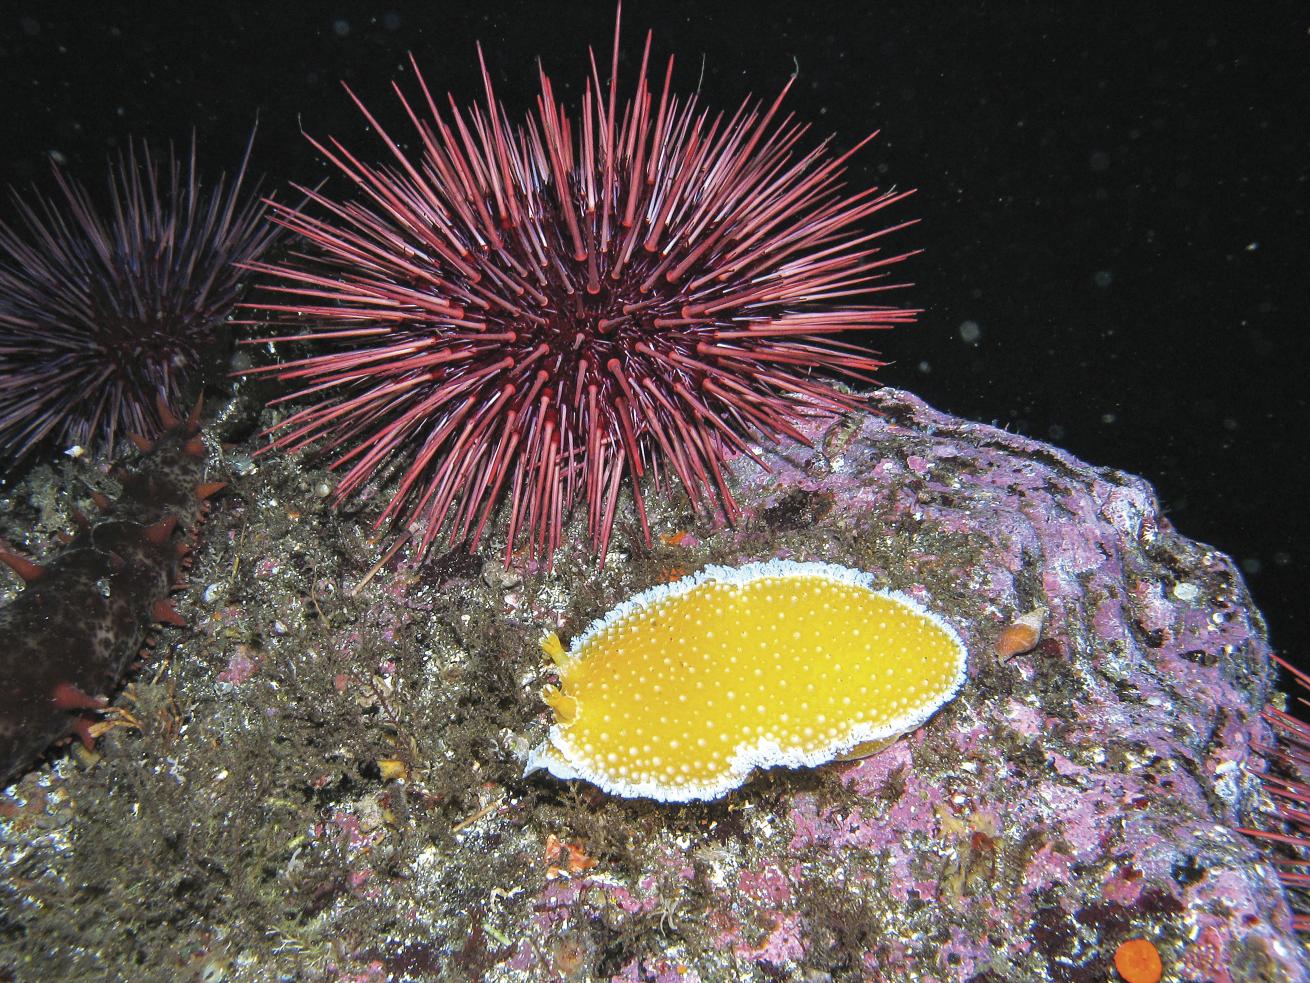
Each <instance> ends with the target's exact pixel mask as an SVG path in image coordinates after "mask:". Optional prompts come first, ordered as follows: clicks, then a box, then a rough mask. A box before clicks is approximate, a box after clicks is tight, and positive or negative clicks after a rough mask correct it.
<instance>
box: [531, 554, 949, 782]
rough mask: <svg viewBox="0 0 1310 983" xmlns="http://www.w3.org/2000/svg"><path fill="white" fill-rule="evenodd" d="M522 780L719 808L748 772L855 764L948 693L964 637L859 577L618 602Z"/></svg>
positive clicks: (838, 572) (562, 670) (586, 646)
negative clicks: (543, 774) (536, 775)
mask: <svg viewBox="0 0 1310 983" xmlns="http://www.w3.org/2000/svg"><path fill="white" fill-rule="evenodd" d="M542 648H543V649H544V650H545V651H546V653H547V654H548V655H550V656H551V657H552V658H553V659H554V660H555V662H556V664H557V665H558V669H559V680H560V685H559V687H558V688H556V687H553V686H547V687H545V689H543V691H542V697H543V699H545V700H546V702H547V703H549V704H550V705H551V707H552V708H553V709H554V711H555V723H554V725H553V726H552V727H551V729H550V734H549V736H548V737H547V739H546V741H545V742H544V743H543V744H541V745H540V746H538V747H537V748H535V749H534V750H533V751H532V752H531V754H530V755H529V758H528V766H527V771H528V772H532V771H535V770H537V769H545V770H547V771H549V772H550V773H551V774H553V775H555V776H557V777H559V778H583V779H586V780H587V781H589V782H592V783H593V784H595V785H598V786H600V787H601V788H602V789H604V790H605V791H607V792H610V793H612V794H615V795H622V796H629V797H647V798H652V799H659V800H661V801H665V802H686V801H690V800H693V799H715V798H718V797H719V796H722V795H724V794H726V793H727V792H728V791H730V790H731V789H734V788H736V787H737V786H739V785H741V784H742V783H743V782H745V781H746V779H747V778H748V777H749V775H750V774H751V772H752V771H754V770H755V769H756V768H772V767H777V766H786V767H802V766H814V765H820V764H823V763H825V762H828V761H832V760H833V759H834V758H837V757H841V756H847V757H854V756H858V754H860V753H862V752H866V751H867V750H869V749H870V748H871V747H873V746H876V745H878V744H880V743H888V742H890V741H892V740H895V738H897V737H899V736H900V735H901V734H904V733H907V732H908V731H911V730H913V729H914V728H916V727H918V726H920V725H921V724H923V723H924V722H925V721H926V720H927V719H928V718H929V717H931V716H932V715H933V714H934V713H935V712H936V711H937V709H938V708H939V707H941V706H942V705H943V704H944V703H946V702H947V701H949V700H950V699H951V698H952V697H954V696H955V694H956V692H958V690H959V688H960V686H961V685H962V684H963V682H964V679H965V669H966V652H965V647H964V643H963V642H962V641H961V640H960V636H959V635H958V634H957V633H956V632H955V631H954V629H952V628H951V627H950V626H949V625H948V624H947V623H946V622H945V621H944V620H943V619H942V618H940V617H939V616H938V615H936V614H933V613H932V612H931V611H929V610H927V609H926V608H925V607H924V606H923V605H921V604H920V603H919V602H918V601H916V600H914V599H913V598H910V597H907V596H906V595H904V594H901V593H899V592H897V591H890V590H879V589H876V588H875V587H874V584H873V578H872V577H871V576H870V575H869V574H867V573H864V572H862V571H860V570H853V569H850V568H848V567H841V566H837V565H835V564H831V563H799V562H794V561H790V560H770V561H767V562H763V563H750V564H747V565H745V566H742V567H719V566H710V567H706V568H705V569H704V570H701V571H700V572H698V573H696V574H693V575H692V576H690V577H687V578H686V579H684V580H680V581H678V582H676V583H672V584H667V585H661V586H658V587H653V588H651V589H649V590H646V591H643V592H642V593H640V594H637V595H636V596H635V597H632V598H630V599H629V600H627V601H625V602H623V603H622V604H620V605H619V606H618V607H616V608H615V609H614V610H613V611H611V612H609V613H608V614H607V615H605V616H604V617H602V618H600V619H599V620H598V621H596V622H595V623H594V624H592V625H591V627H590V628H588V629H587V630H586V631H585V632H584V633H583V634H582V635H580V636H578V637H577V638H575V639H574V641H573V645H572V648H571V649H570V650H569V651H568V652H565V651H564V648H563V646H562V645H561V644H560V642H559V639H558V638H556V637H555V636H554V635H553V634H552V635H549V636H547V638H546V639H545V640H544V641H543V642H542Z"/></svg>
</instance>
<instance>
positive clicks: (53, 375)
mask: <svg viewBox="0 0 1310 983" xmlns="http://www.w3.org/2000/svg"><path fill="white" fill-rule="evenodd" d="M252 139H253V136H252ZM249 158H250V146H249V145H247V148H246V154H245V157H244V159H243V160H242V162H241V168H240V170H239V171H238V172H237V174H236V177H235V178H234V179H233V180H231V181H230V182H229V181H228V180H227V179H226V178H220V179H219V181H218V183H217V185H216V186H215V187H213V188H212V189H206V188H204V187H203V186H202V184H201V180H200V177H199V175H198V173H197V169H196V149H195V143H194V141H193V142H192V146H191V155H190V160H189V162H187V166H186V168H185V169H184V167H183V162H180V161H178V159H177V158H176V157H175V156H174V154H173V153H172V152H171V151H170V152H169V155H168V163H167V166H164V167H161V166H160V165H158V164H157V163H156V161H155V158H154V157H153V156H152V155H151V153H150V151H149V149H148V148H145V147H143V149H142V151H141V154H140V156H139V157H138V155H137V152H136V150H135V148H134V147H131V146H129V148H128V151H127V153H126V155H125V156H122V155H120V157H119V158H118V160H117V162H116V163H114V164H111V166H110V170H109V208H108V209H107V210H105V211H100V210H97V208H96V206H95V204H94V203H93V202H92V198H91V196H90V194H88V193H87V191H86V189H85V188H84V187H83V186H82V185H81V184H79V183H78V182H77V181H76V180H74V179H73V178H71V177H69V176H67V175H66V174H64V172H63V171H62V170H60V169H59V168H57V167H56V168H55V171H54V176H55V181H56V183H57V184H58V186H59V189H60V192H61V193H62V196H63V201H62V202H59V203H58V204H56V203H55V202H52V201H50V200H48V199H45V198H43V197H41V196H40V195H34V196H33V197H31V198H27V197H24V196H22V195H19V194H17V193H15V195H14V201H15V204H16V206H17V209H18V214H19V217H20V219H21V221H22V226H23V227H24V228H23V229H22V230H21V231H20V230H19V229H16V228H14V227H12V226H10V225H6V224H4V223H0V462H4V461H17V460H18V459H20V458H22V457H25V456H26V455H27V454H29V453H30V452H31V451H32V450H33V449H34V448H35V447H36V446H37V445H38V444H41V443H43V442H44V441H46V440H47V439H57V440H60V441H63V442H65V443H70V444H73V443H75V444H83V445H87V446H88V447H95V448H96V449H98V450H104V451H106V452H112V451H113V448H114V444H115V442H116V441H117V440H118V439H119V438H121V437H122V436H123V435H125V434H131V433H136V434H141V435H143V436H153V435H155V434H157V433H159V432H160V431H161V430H163V429H164V421H163V420H162V419H161V418H160V416H159V412H158V409H157V406H158V400H159V399H160V398H162V399H163V402H164V405H165V406H166V407H167V408H168V409H169V410H170V411H171V412H173V413H177V414H180V413H181V411H182V409H183V407H182V405H181V403H182V400H183V399H184V398H185V394H184V392H183V390H184V388H185V386H186V382H187V378H188V376H189V375H190V374H191V373H192V372H193V371H194V370H195V368H196V366H197V362H198V360H199V357H200V353H201V352H202V350H203V349H204V347H205V345H206V343H207V342H208V341H209V340H210V339H211V338H212V336H213V332H214V331H215V329H216V328H217V327H218V326H219V325H220V324H221V323H222V322H223V321H224V319H225V318H227V317H228V315H229V314H230V313H231V311H232V310H233V308H234V307H235V305H236V303H237V301H238V300H239V299H240V292H241V289H242V285H243V282H244V280H245V278H246V276H247V274H246V273H245V272H244V271H242V270H241V269H239V268H238V267H237V266H235V265H234V264H235V263H241V262H249V261H252V260H254V259H257V258H258V257H259V256H260V255H262V254H263V252H264V250H265V249H266V248H267V247H268V245H269V243H270V242H271V240H272V239H273V237H274V236H275V235H276V234H277V232H278V231H279V230H278V229H277V227H276V226H273V225H271V224H269V223H267V222H266V221H265V220H264V205H263V204H262V203H261V202H260V201H259V200H258V198H257V197H256V196H255V195H242V193H241V186H242V183H243V181H244V180H245V175H246V165H247V163H248V162H249ZM24 232H25V233H26V234H23V233H24Z"/></svg>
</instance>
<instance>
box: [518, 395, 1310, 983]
mask: <svg viewBox="0 0 1310 983" xmlns="http://www.w3.org/2000/svg"><path fill="white" fill-rule="evenodd" d="M876 404H877V405H878V407H879V409H880V411H881V414H882V415H881V416H880V417H868V418H864V419H862V420H860V421H858V426H856V425H854V424H851V423H849V422H848V423H847V424H845V425H843V424H838V425H835V426H832V427H830V428H827V429H826V430H825V431H822V432H815V433H814V434H813V436H814V441H815V445H816V448H817V450H810V449H807V448H803V447H800V446H798V445H791V446H789V447H785V448H783V449H782V450H781V451H779V452H773V453H770V452H765V453H764V455H763V457H764V459H765V460H766V461H767V462H768V464H769V465H770V467H772V468H773V472H772V473H771V474H768V475H762V474H760V473H759V472H758V470H757V469H756V468H755V467H754V466H753V465H750V464H748V463H740V464H738V466H737V467H736V472H735V475H734V477H735V479H736V485H734V489H736V488H740V489H741V495H740V498H741V500H742V501H744V502H745V503H746V507H747V516H746V518H745V519H744V520H743V522H742V523H740V524H739V525H738V526H737V527H736V528H735V529H733V530H729V531H726V532H724V533H719V534H716V535H717V536H721V537H723V539H727V540H728V541H729V543H730V544H731V545H730V546H729V547H727V548H722V547H721V548H720V550H719V551H718V552H717V553H715V554H714V557H713V559H714V561H715V562H725V563H727V562H743V561H745V560H749V559H754V558H756V557H757V553H756V552H755V551H757V550H758V549H759V548H760V544H761V542H762V541H764V538H765V537H769V536H771V537H773V538H772V541H771V542H770V545H769V548H770V549H772V550H773V551H774V554H775V555H788V556H791V557H792V558H794V559H801V560H809V559H824V560H829V561H832V562H842V563H850V564H851V565H854V566H861V567H863V568H864V569H869V570H871V571H872V572H873V573H874V574H875V575H876V576H879V577H882V578H885V579H886V580H887V581H888V583H889V585H890V586H892V587H894V588H896V589H901V590H905V591H907V592H909V593H912V594H913V593H915V592H916V591H923V592H924V593H925V594H927V595H929V596H930V597H931V602H932V603H933V605H934V606H935V608H936V609H937V610H938V611H940V612H941V613H942V615H943V617H945V618H946V619H947V620H948V621H949V622H950V623H951V624H952V625H953V626H954V627H956V628H957V629H958V630H959V631H960V633H961V635H962V636H963V637H964V639H965V641H966V643H967V645H968V648H969V653H970V679H969V681H968V682H967V683H966V684H965V687H964V689H963V690H962V692H961V694H960V696H959V698H958V699H957V701H956V702H955V703H954V704H952V705H950V706H948V707H946V708H945V709H944V710H943V711H941V712H940V713H939V714H938V715H937V716H936V717H935V718H933V719H932V720H931V721H930V722H929V723H928V724H927V725H926V726H924V727H922V728H920V729H919V730H918V731H916V732H914V733H913V734H911V735H909V736H908V737H906V738H904V739H902V740H901V741H899V742H897V743H896V744H894V745H893V746H891V747H889V748H887V749H885V750H883V751H881V752H879V753H876V754H874V755H873V756H871V757H868V758H865V759H863V760H861V761H858V762H854V763H850V764H838V765H833V766H830V767H829V768H827V769H823V770H822V773H821V774H817V775H816V774H807V773H803V772H775V773H773V775H772V777H771V778H769V779H765V780H763V781H759V780H757V781H756V782H753V783H751V784H749V785H747V786H746V787H745V788H744V789H742V790H739V791H738V792H735V793H733V794H732V795H731V796H729V798H728V799H727V801H726V804H725V805H723V806H717V805H716V806H709V807H703V808H701V811H700V812H698V813H697V815H701V816H702V817H703V819H702V822H703V823H704V824H714V823H724V822H727V821H728V817H734V821H737V822H740V823H742V824H743V830H742V832H741V833H740V839H739V841H738V842H737V843H736V845H735V846H728V847H724V846H721V845H720V843H719V841H714V842H713V843H708V842H704V841H702V842H698V841H696V840H695V838H694V837H692V838H691V839H690V841H689V842H684V844H683V846H684V849H683V850H682V851H681V852H680V851H678V850H670V851H665V853H664V854H663V855H662V856H663V858H664V859H663V860H660V861H657V862H655V863H654V864H653V866H652V868H651V869H650V870H649V872H648V875H647V877H646V879H645V881H644V882H642V883H641V884H637V885H633V884H631V883H627V884H621V883H620V881H618V880H616V878H615V877H614V875H613V872H610V871H607V870H606V869H605V867H604V865H603V864H602V865H601V866H600V867H598V868H596V869H594V870H588V871H586V872H585V873H583V874H580V875H579V876H577V877H575V878H574V879H573V880H571V881H569V882H568V883H567V884H563V883H552V884H550V885H548V886H547V888H546V892H547V894H546V895H543V896H542V897H541V898H540V903H539V904H538V905H537V906H536V908H535V910H536V911H537V913H538V914H537V915H536V916H535V924H534V925H533V926H531V927H530V928H528V929H526V932H527V933H529V934H534V935H535V934H536V933H538V932H539V933H543V935H548V934H550V933H552V932H558V931H560V930H561V928H562V926H567V925H572V926H577V925H579V924H585V923H586V922H587V921H588V920H589V919H592V920H594V919H596V918H598V917H601V915H600V913H602V912H605V911H607V910H611V909H612V908H613V907H614V906H619V907H620V908H622V909H623V910H624V911H628V912H631V911H634V910H636V911H641V912H647V913H650V912H656V911H659V910H661V909H662V908H663V907H666V906H668V905H670V904H671V899H672V898H673V897H674V896H675V895H676V894H677V892H678V891H679V890H680V888H679V887H678V885H680V884H686V883H687V882H688V881H689V880H690V879H691V877H692V875H691V874H689V873H685V872H686V871H688V870H693V869H694V870H695V872H696V873H695V879H696V885H697V890H698V891H699V892H700V893H701V895H702V897H704V898H706V899H707V900H705V902H704V903H705V910H704V912H703V913H702V922H703V929H704V931H703V933H702V934H703V936H704V938H703V944H704V945H705V946H706V949H707V950H708V952H710V953H711V954H710V955H706V954H704V953H702V954H701V955H700V956H697V955H696V954H695V953H694V952H689V951H688V950H687V949H684V948H680V947H670V945H669V944H668V942H667V939H665V940H664V941H661V939H660V938H654V937H652V938H650V939H649V940H648V944H647V945H645V946H638V949H639V950H640V951H637V952H634V953H633V958H632V959H631V960H630V961H629V962H628V963H627V964H626V965H625V966H624V968H623V970H622V972H620V973H619V974H618V975H615V976H613V978H614V979H621V980H652V979H661V980H662V979H712V978H741V979H756V978H760V979H773V978H787V979H792V978H795V979H801V978H842V979H846V978H863V979H870V980H888V981H890V980H939V981H947V980H969V981H975V983H991V981H998V983H999V981H1001V980H1006V981H1009V980H1067V981H1082V980H1089V981H1090V980H1098V981H1099V980H1106V979H1112V978H1115V976H1114V969H1113V964H1112V961H1111V959H1112V956H1113V953H1114V950H1115V948H1116V946H1117V945H1118V944H1119V943H1121V942H1123V941H1125V940H1127V939H1129V938H1134V937H1143V938H1146V939H1149V940H1150V941H1151V942H1152V943H1153V944H1154V945H1155V946H1156V947H1157V949H1158V950H1159V951H1160V953H1161V955H1162V958H1163V959H1164V964H1165V969H1166V978H1167V979H1184V980H1186V979H1207V980H1228V979H1232V980H1268V981H1275V980H1278V981H1299V980H1307V979H1310V973H1308V972H1307V965H1306V962H1305V954H1304V952H1303V950H1302V948H1301V945H1300V944H1299V942H1298V940H1297V938H1296V936H1295V934H1294V932H1293V930H1292V918H1291V911H1290V909H1289V907H1288V904H1287V901H1286V899H1285V897H1284V895H1283V893H1282V890H1281V888H1280V886H1279V883H1278V880H1277V878H1276V876H1275V873H1274V869H1273V867H1272V866H1270V864H1269V863H1268V862H1267V860H1266V859H1265V858H1264V857H1263V855H1262V853H1261V850H1260V849H1259V848H1258V847H1257V846H1256V845H1255V844H1254V843H1253V842H1251V841H1250V840H1249V839H1247V838H1246V837H1245V836H1243V835H1242V834H1240V833H1239V832H1237V831H1236V827H1238V826H1241V825H1243V824H1257V825H1258V824H1259V823H1260V822H1262V821H1263V820H1261V818H1260V812H1259V810H1260V805H1259V783H1258V777H1257V776H1258V773H1259V772H1260V771H1261V769H1262V768H1263V765H1262V762H1261V760H1260V758H1259V757H1258V756H1257V755H1256V754H1255V753H1254V751H1253V749H1252V745H1253V743H1255V744H1259V743H1264V742H1267V741H1268V740H1269V734H1268V731H1267V730H1266V727H1265V725H1264V723H1263V722H1262V721H1261V720H1260V717H1259V711H1260V708H1261V707H1262V706H1263V705H1264V704H1265V702H1266V700H1267V699H1269V698H1270V696H1271V691H1272V686H1273V682H1274V678H1275V677H1274V673H1273V671H1272V670H1271V668H1270V661H1269V654H1270V653H1269V649H1268V646H1267V643H1266V641H1265V639H1264V637H1263V628H1262V624H1261V621H1260V618H1259V615H1258V614H1257V613H1256V612H1255V611H1254V610H1253V609H1252V608H1251V606H1250V601H1249V598H1248V596H1247V594H1246V590H1245V587H1244V585H1243V583H1242V581H1241V578H1240V576H1239V574H1238V573H1237V572H1236V570H1235V569H1234V567H1233V564H1232V562H1231V561H1230V560H1229V558H1228V557H1226V556H1224V555H1223V554H1221V553H1219V552H1218V551H1216V550H1213V549H1211V548H1209V547H1206V546H1204V545H1202V544H1198V543H1195V542H1193V541H1190V540H1188V539H1186V538H1184V537H1182V536H1180V535H1179V534H1178V533H1176V532H1175V531H1174V530H1173V528H1172V527H1171V526H1170V524H1169V523H1168V521H1167V520H1166V519H1165V518H1164V517H1163V516H1162V515H1161V512H1160V508H1159V505H1158V503H1157V502H1156V500H1155V497H1154V494H1153V492H1152V490H1151V488H1150V487H1149V486H1148V485H1147V484H1146V483H1145V482H1144V481H1142V480H1141V479H1139V478H1136V477H1133V476H1131V475H1127V474H1123V473H1121V472H1118V471H1114V470H1110V469H1104V468H1097V467H1092V466H1089V465H1087V464H1085V463H1083V462H1081V461H1078V460H1077V459H1075V458H1073V457H1071V456H1070V455H1068V454H1066V453H1064V452H1062V451H1060V450H1058V449H1055V448H1052V447H1050V446H1047V445H1044V444H1040V443H1038V442H1035V441H1032V440H1028V439H1025V438H1023V437H1019V436H1016V435H1014V434H1009V433H1004V432H1002V431H999V430H996V429H994V428H992V427H988V426H983V425H979V424H972V423H968V422H965V421H961V420H958V419H955V418H952V417H949V416H946V415H943V414H940V413H937V412H935V411H933V410H931V409H930V408H928V407H927V406H925V405H924V404H923V403H922V402H920V401H919V400H917V399H915V398H914V397H912V396H910V395H908V394H906V393H903V392H898V391H895V390H890V389H884V390H883V391H882V392H881V393H880V394H878V396H877V397H876ZM824 500H827V501H828V502H829V503H831V504H832V505H833V507H831V508H822V507H820V505H819V503H821V502H823V501H824ZM815 515H820V516H822V518H821V519H820V521H813V520H812V518H811V517H812V516H815ZM788 516H799V518H797V519H795V521H794V522H793V523H792V526H793V531H791V532H787V531H786V529H787V526H788ZM762 522H764V523H766V524H767V526H768V531H767V532H762V531H761V525H760V524H761V523H762ZM779 530H782V531H779ZM720 543H721V544H722V540H720ZM1037 606H1043V607H1045V608H1047V609H1048V611H1049V614H1048V616H1047V618H1046V623H1045V627H1044V630H1043V632H1042V638H1041V640H1040V642H1039V643H1038V644H1037V645H1036V646H1035V647H1034V648H1033V650H1032V651H1029V652H1027V653H1023V654H1019V655H1015V656H1010V657H1008V658H1006V659H1002V658H1000V657H998V656H997V655H996V654H995V648H994V646H995V642H996V639H997V636H998V634H999V633H1000V631H1001V630H1002V629H1003V628H1004V627H1005V626H1006V625H1008V624H1010V623H1011V622H1012V621H1013V620H1014V618H1015V617H1017V616H1019V615H1021V614H1023V613H1024V612H1026V611H1029V610H1031V609H1033V608H1034V607H1037ZM610 802H611V804H612V806H613V807H614V808H616V809H619V808H621V806H620V804H619V803H617V802H615V800H610ZM638 814H639V815H641V816H642V817H643V818H642V821H641V826H640V828H641V829H647V828H649V827H650V826H651V825H652V824H656V825H658V823H659V821H660V819H661V817H667V819H666V821H671V819H672V817H673V816H674V814H675V810H673V809H670V808H669V807H651V812H650V813H649V814H648V813H647V812H646V810H645V809H644V808H643V810H642V811H641V812H640V813H638ZM652 816H653V817H654V818H652ZM633 835H642V834H639V833H635V832H634V834H633ZM689 863H690V864H691V865H692V866H691V867H688V866H687V865H688V864H689ZM634 898H635V899H636V900H634ZM838 924H841V925H844V927H836V928H835V927H834V925H838ZM529 948H530V947H529V944H528V943H527V942H526V941H525V942H523V943H522V944H521V945H520V946H519V948H518V950H517V952H516V958H517V960H518V961H519V965H521V966H522V967H523V968H525V969H526V968H527V967H528V966H529V965H530V964H531V963H532V956H531V953H530V951H529ZM716 960H717V962H716ZM716 972H719V973H727V974H729V975H728V976H722V977H720V976H716V975H715V973H716ZM807 972H808V973H812V972H827V973H830V974H831V977H817V976H813V977H812V976H806V975H805V974H806V973H807ZM733 973H736V974H737V975H736V976H732V975H731V974H733ZM779 974H781V975H779ZM789 974H792V975H789Z"/></svg>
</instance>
